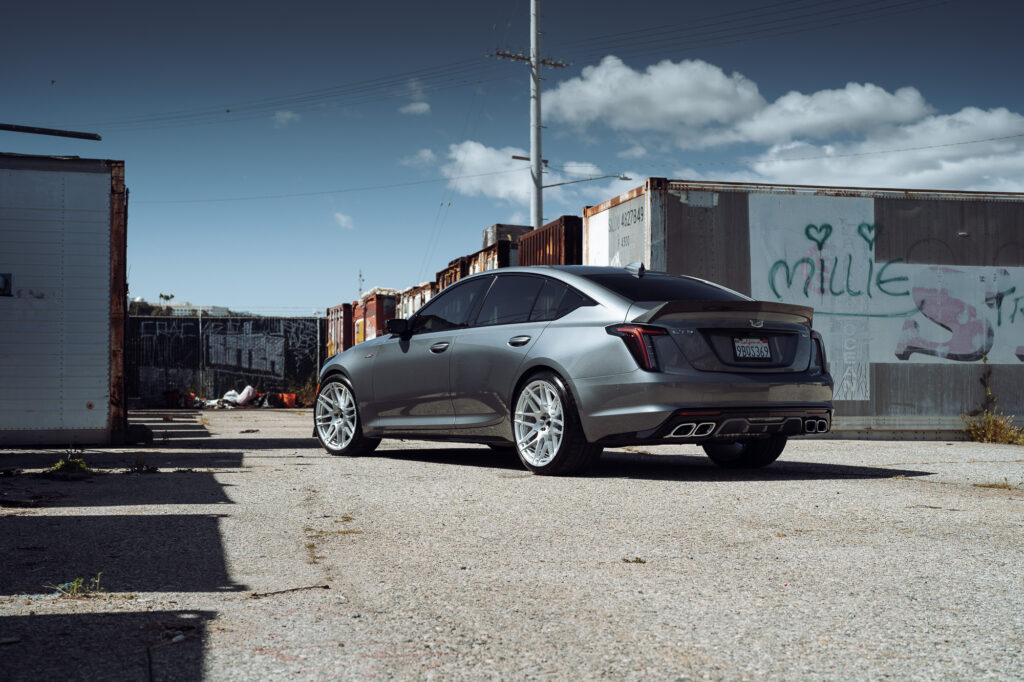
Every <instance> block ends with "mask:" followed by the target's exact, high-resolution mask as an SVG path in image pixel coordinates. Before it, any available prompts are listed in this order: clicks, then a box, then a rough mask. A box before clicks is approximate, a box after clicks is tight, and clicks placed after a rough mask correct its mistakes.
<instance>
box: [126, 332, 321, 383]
mask: <svg viewBox="0 0 1024 682" xmlns="http://www.w3.org/2000/svg"><path fill="white" fill-rule="evenodd" d="M318 324H319V320H316V319H310V318H235V317H223V318H218V317H203V318H202V320H200V319H199V318H196V317H178V318H176V317H132V318H130V319H129V325H128V351H129V352H128V354H127V357H126V375H127V377H128V378H129V380H130V381H131V383H132V385H131V386H129V391H134V395H137V396H139V397H142V398H149V399H151V400H155V399H156V398H157V397H159V396H162V395H163V392H164V391H168V390H188V391H191V392H196V393H199V394H201V395H206V396H220V395H223V394H224V393H225V392H227V391H228V390H231V389H236V390H238V389H241V388H243V387H244V386H245V385H246V384H251V385H253V386H255V387H257V388H258V389H259V390H260V391H264V392H267V391H273V392H281V391H287V390H289V389H293V388H294V387H296V386H301V385H302V384H304V383H306V382H308V381H315V380H316V373H317V371H318V370H319V360H320V349H319V347H318V343H319V339H320V335H319V334H318V331H317V326H318Z"/></svg>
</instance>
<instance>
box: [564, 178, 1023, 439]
mask: <svg viewBox="0 0 1024 682" xmlns="http://www.w3.org/2000/svg"><path fill="white" fill-rule="evenodd" d="M641 195H643V197H644V198H645V206H646V207H647V208H648V210H647V216H645V217H646V220H647V223H648V225H647V230H648V233H649V234H650V244H651V248H650V249H649V250H648V251H647V253H646V254H645V261H646V262H648V263H651V264H656V263H658V262H659V258H660V257H662V255H661V254H659V253H658V252H657V246H656V245H657V243H658V240H657V238H658V234H659V232H663V233H664V245H665V246H664V251H665V253H664V255H663V257H664V260H665V263H666V268H667V269H668V270H669V271H670V272H675V273H681V274H691V275H696V276H699V277H703V278H706V279H710V280H712V281H716V282H719V283H722V284H725V285H726V286H729V287H731V288H733V289H736V290H738V291H741V292H744V293H748V294H750V295H752V296H753V297H755V298H759V299H763V300H769V301H776V300H777V301H783V302H786V303H794V304H799V305H808V306H811V307H813V308H814V309H815V328H816V329H818V330H819V331H821V332H822V334H823V335H824V337H825V341H826V347H827V350H828V354H829V360H830V363H831V366H832V373H833V376H835V378H836V410H837V419H836V428H837V429H839V430H840V431H842V430H844V429H846V431H845V432H846V433H847V434H849V435H853V436H865V435H867V434H873V435H877V434H878V433H888V434H889V435H897V436H898V435H900V434H901V433H906V434H911V435H912V436H913V437H923V436H927V435H928V434H931V435H932V436H933V437H949V436H950V435H951V434H954V432H955V431H957V430H959V429H961V428H962V423H961V418H960V416H961V415H962V414H963V413H964V412H967V411H969V410H971V409H974V408H976V407H977V406H978V405H979V403H980V402H981V400H982V398H983V396H984V392H983V389H982V387H981V385H980V384H979V382H978V379H979V378H980V377H981V376H982V373H983V372H985V370H986V368H985V367H984V363H985V362H987V363H988V364H989V365H991V369H992V379H991V383H992V388H993V391H994V392H995V394H996V395H997V396H998V397H999V407H1000V408H1001V409H1002V410H1003V411H1004V412H1006V413H1008V414H1020V413H1022V412H1024V237H1022V234H1024V229H1022V226H1024V195H1022V194H1009V193H996V192H991V193H977V192H921V191H908V190H899V189H858V188H841V187H811V186H782V185H755V184H738V183H693V182H686V181H675V180H673V181H668V180H664V179H660V178H651V179H648V180H647V181H646V182H645V184H644V186H643V187H638V188H637V189H635V190H632V191H631V192H628V193H625V194H623V195H620V196H619V197H615V198H613V199H610V200H609V201H606V202H604V203H603V204H601V205H599V206H596V207H589V208H586V209H584V220H585V223H584V224H585V237H584V241H585V244H586V247H587V248H586V257H585V262H586V263H589V264H596V265H607V264H613V263H612V255H613V250H614V245H612V246H609V245H610V244H611V241H612V240H611V239H609V235H610V233H611V232H612V231H613V230H611V229H610V227H608V225H609V224H610V223H612V222H614V220H615V216H614V215H613V209H614V208H615V207H617V206H621V205H623V204H628V205H635V204H636V203H637V200H638V199H639V198H641ZM620 260H621V259H620ZM954 435H955V434H954Z"/></svg>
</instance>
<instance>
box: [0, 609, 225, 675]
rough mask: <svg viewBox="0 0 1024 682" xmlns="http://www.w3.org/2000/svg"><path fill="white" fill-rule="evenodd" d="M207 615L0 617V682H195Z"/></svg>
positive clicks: (200, 667)
mask: <svg viewBox="0 0 1024 682" xmlns="http://www.w3.org/2000/svg"><path fill="white" fill-rule="evenodd" d="M214 617H215V614H214V613H212V612H207V611H152V612H149V613H82V614H68V615H56V614H53V615H49V614H48V615H32V616H7V617H0V641H2V642H4V646H3V648H2V652H3V661H2V663H0V670H2V671H3V678H4V679H5V680H10V681H12V682H13V681H14V680H18V681H21V680H26V681H32V682H35V681H36V680H200V679H202V678H203V646H204V642H205V639H206V622H207V621H209V620H212V619H213V618H214Z"/></svg>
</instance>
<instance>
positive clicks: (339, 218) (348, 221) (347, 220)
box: [334, 211, 356, 230]
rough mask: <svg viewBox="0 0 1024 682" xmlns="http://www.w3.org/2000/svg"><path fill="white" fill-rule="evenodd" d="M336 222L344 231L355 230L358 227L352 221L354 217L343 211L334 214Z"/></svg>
mask: <svg viewBox="0 0 1024 682" xmlns="http://www.w3.org/2000/svg"><path fill="white" fill-rule="evenodd" d="M334 222H336V223H338V227H340V228H341V229H343V230H353V229H355V226H356V224H355V222H354V221H353V220H352V216H350V215H345V214H344V213H342V212H341V211H336V212H335V213H334Z"/></svg>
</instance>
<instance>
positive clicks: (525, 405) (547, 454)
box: [515, 379, 565, 467]
mask: <svg viewBox="0 0 1024 682" xmlns="http://www.w3.org/2000/svg"><path fill="white" fill-rule="evenodd" d="M564 431H565V417H564V414H563V411H562V398H561V397H560V396H559V394H558V389H557V388H556V387H555V386H553V385H551V383H550V382H548V381H545V380H544V379H537V380H535V381H531V382H530V383H528V384H527V385H526V386H524V387H523V390H522V391H521V392H520V393H519V399H518V400H517V401H516V412H515V436H516V447H517V448H518V449H519V454H520V455H522V457H523V459H525V460H526V461H527V462H528V463H529V464H530V465H531V466H535V467H542V466H544V465H545V464H548V463H549V462H550V461H551V460H552V458H554V456H555V453H557V452H558V448H559V447H560V446H561V445H562V434H563V433H564Z"/></svg>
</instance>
